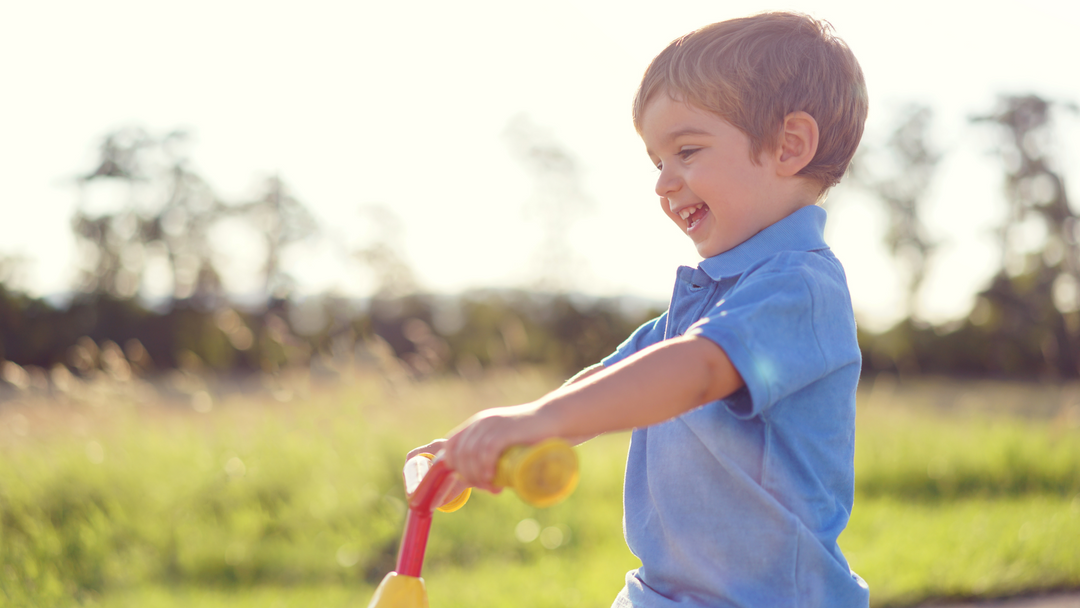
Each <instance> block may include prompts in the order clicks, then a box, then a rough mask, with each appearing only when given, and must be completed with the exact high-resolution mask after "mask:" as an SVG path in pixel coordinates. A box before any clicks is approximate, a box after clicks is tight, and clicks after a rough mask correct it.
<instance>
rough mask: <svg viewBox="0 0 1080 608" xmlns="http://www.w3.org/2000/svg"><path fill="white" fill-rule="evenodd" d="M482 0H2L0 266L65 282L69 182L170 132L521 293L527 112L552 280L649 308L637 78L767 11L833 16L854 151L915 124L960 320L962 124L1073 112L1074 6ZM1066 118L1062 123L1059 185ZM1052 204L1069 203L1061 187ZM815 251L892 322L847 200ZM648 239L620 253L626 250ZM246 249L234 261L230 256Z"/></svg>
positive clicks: (318, 211) (972, 149) (648, 181)
mask: <svg viewBox="0 0 1080 608" xmlns="http://www.w3.org/2000/svg"><path fill="white" fill-rule="evenodd" d="M540 6H541V5H540V4H538V3H529V4H525V3H516V2H507V1H505V0H495V1H470V0H465V1H462V2H453V3H448V2H444V1H442V0H417V1H414V2H371V1H366V2H365V1H361V2H344V1H339V2H317V1H316V2H306V3H302V4H300V3H291V2H290V3H286V2H267V1H261V2H254V1H230V2H221V1H214V2H209V1H200V0H196V1H189V2H185V3H180V4H175V3H169V4H166V3H156V2H145V1H142V0H136V1H130V2H122V1H118V0H102V1H100V2H93V3H87V2H75V1H68V2H19V3H15V2H8V3H5V4H4V5H3V7H2V8H0V77H2V78H3V85H4V86H3V89H4V96H3V102H2V104H0V109H2V112H0V141H2V142H3V145H2V146H0V205H2V209H3V211H4V213H3V216H2V217H3V219H2V220H0V255H21V256H24V257H25V258H27V259H28V260H29V262H30V263H29V265H28V266H27V267H26V272H25V275H24V278H23V283H24V286H25V287H27V288H29V289H30V290H31V292H33V293H35V294H49V293H55V292H59V291H64V290H66V289H68V288H69V287H70V285H71V283H72V279H73V277H74V274H75V267H76V266H75V256H76V253H75V248H74V241H73V238H72V236H71V231H70V224H69V221H68V220H69V218H70V216H71V214H72V212H73V210H74V209H75V204H76V197H75V191H74V188H73V187H72V186H71V178H72V177H73V176H74V175H75V174H77V173H79V172H82V171H87V170H88V169H90V168H91V166H90V165H91V163H92V161H93V158H94V148H95V146H96V145H97V144H98V143H99V141H100V139H101V137H102V136H103V135H104V134H105V133H107V132H109V131H110V130H113V129H116V128H118V127H123V126H129V125H135V126H142V127H144V128H146V129H148V130H149V131H151V132H152V133H156V134H163V133H165V132H167V131H169V130H172V129H175V128H178V127H183V128H187V129H189V130H190V131H191V132H193V133H194V136H195V137H194V143H193V145H192V146H191V147H190V154H191V157H192V159H193V161H194V165H195V168H196V169H197V170H198V171H199V172H200V173H201V174H203V175H204V176H205V177H206V178H208V180H209V182H210V184H211V185H212V186H213V187H214V188H215V189H216V190H217V191H218V192H219V194H221V195H222V196H223V197H224V198H225V199H227V200H241V199H243V198H244V197H246V196H250V195H252V194H253V193H254V190H255V188H256V186H257V185H258V184H259V183H260V182H261V180H262V179H263V178H264V177H266V176H267V175H270V174H273V173H275V172H278V173H280V174H281V176H282V177H283V178H284V179H285V181H286V182H287V183H288V184H290V185H291V187H292V189H293V191H294V192H295V194H296V195H297V196H298V197H299V198H300V200H302V201H304V202H305V203H306V204H307V205H308V206H309V207H310V208H311V210H312V211H313V212H314V213H315V215H316V216H317V217H318V218H319V219H320V221H321V222H322V223H323V225H324V226H326V227H327V229H328V230H329V232H331V233H332V234H334V235H335V236H336V238H338V239H339V240H340V241H342V242H344V243H346V245H347V246H349V247H358V246H360V245H362V244H363V238H364V235H366V234H368V232H366V231H365V227H364V224H363V216H362V215H361V213H360V211H359V209H360V207H361V205H365V204H373V203H374V204H381V205H384V206H386V207H387V208H389V209H391V210H392V211H394V212H395V213H396V214H397V215H398V216H399V217H400V218H401V219H402V222H403V236H404V244H403V249H404V252H405V254H406V256H407V259H408V261H409V262H410V263H411V264H412V265H413V266H414V268H415V270H416V272H417V274H418V276H419V278H420V281H421V283H422V285H423V286H424V287H426V288H428V289H430V290H433V291H437V292H452V291H457V290H461V289H466V288H470V287H480V286H522V285H528V284H530V283H531V282H532V281H533V279H534V278H535V276H534V275H533V274H532V273H531V272H530V269H531V268H533V263H534V260H535V258H536V256H537V250H538V247H539V245H540V242H541V240H542V236H543V235H542V234H541V233H540V231H538V230H537V229H536V226H537V225H538V224H539V223H540V221H539V219H538V217H539V216H538V212H537V211H536V209H535V201H536V200H537V199H536V188H535V185H534V184H533V182H532V180H531V178H530V177H529V175H528V174H527V173H526V172H525V170H524V169H523V168H522V167H521V165H520V164H518V163H517V162H516V161H515V160H514V159H513V158H512V157H511V155H510V150H509V147H508V145H507V143H506V139H505V137H504V135H503V134H504V132H505V130H506V127H507V125H508V124H509V123H510V121H511V120H512V119H513V118H514V117H515V116H521V115H524V116H526V117H527V118H528V119H529V120H530V121H531V122H532V123H534V124H536V125H538V126H540V127H542V128H544V129H546V130H547V131H548V133H549V134H550V136H551V137H552V138H553V139H554V140H556V141H558V142H560V143H561V144H562V145H564V146H565V147H566V148H567V149H568V150H570V151H571V152H572V153H573V154H574V155H575V156H576V158H577V160H578V161H579V163H580V165H581V167H582V168H583V171H584V184H583V186H584V189H585V191H586V193H587V195H588V197H589V198H590V199H591V202H590V204H589V205H588V206H587V207H586V208H585V209H584V210H583V211H582V213H581V215H580V216H579V219H578V220H577V221H576V222H575V223H574V224H573V226H572V229H571V231H570V233H569V234H568V237H567V238H568V240H569V242H570V243H571V244H572V245H573V247H574V250H575V252H576V253H577V254H578V255H579V256H581V257H582V259H583V260H585V262H584V265H583V266H582V268H581V269H580V273H579V276H580V277H581V278H580V279H579V281H578V284H577V287H578V288H579V289H580V290H582V291H586V292H589V293H593V294H600V295H614V294H633V295H640V296H645V297H650V298H655V299H657V300H666V299H667V297H668V295H669V293H670V288H671V282H672V280H673V277H674V267H675V266H676V265H677V264H680V263H695V262H696V261H697V259H696V257H695V253H694V249H693V247H692V245H691V244H690V242H689V240H688V239H686V237H685V236H683V235H681V234H680V233H679V232H678V230H677V229H676V228H675V227H674V226H671V225H670V224H669V221H668V220H667V219H666V218H665V217H664V216H663V215H662V214H661V212H660V211H659V209H657V198H656V195H655V194H654V193H653V181H654V180H655V172H654V170H653V168H652V167H651V166H650V164H649V162H648V159H647V157H646V156H645V154H644V150H643V146H642V144H641V142H640V140H639V139H638V137H637V135H636V134H635V132H634V129H633V126H632V125H631V123H630V117H629V106H630V101H631V99H632V97H633V93H634V89H635V87H636V85H637V84H638V82H639V80H640V78H641V74H642V72H643V70H644V68H645V66H646V65H647V64H648V62H649V61H650V60H651V59H652V57H653V56H654V55H655V54H656V53H658V52H659V51H660V50H661V49H662V48H663V47H664V46H665V45H666V44H667V43H668V42H670V41H671V40H672V39H674V38H676V37H678V36H680V35H682V34H685V33H687V32H688V31H690V30H692V29H695V28H697V27H700V26H702V25H705V24H708V23H711V22H714V21H719V20H722V19H725V18H729V17H735V16H742V15H746V14H751V13H754V12H758V11H760V10H766V9H793V10H799V11H802V12H807V13H810V14H812V15H814V16H816V17H820V18H824V19H827V20H829V21H831V22H832V23H833V25H834V26H835V28H836V30H837V33H838V34H839V35H840V36H841V37H842V38H844V39H845V40H846V41H847V42H848V44H849V45H850V46H851V48H852V49H853V50H854V52H855V54H856V56H857V57H858V58H859V60H860V62H861V64H862V67H863V70H864V72H865V74H866V78H867V84H868V87H869V90H870V97H871V119H870V123H869V125H868V132H867V138H866V140H865V141H873V140H874V138H875V137H877V138H878V140H880V139H881V138H882V136H883V135H884V134H885V133H886V132H887V130H888V127H889V125H890V124H891V122H892V120H893V116H894V110H895V109H897V108H900V107H902V106H903V105H904V104H906V103H908V102H912V101H914V102H922V103H926V104H929V105H931V106H932V107H933V108H934V110H935V112H936V119H937V120H936V123H935V127H936V132H935V141H936V142H937V143H938V144H939V145H940V146H941V148H942V149H944V150H946V151H947V152H948V153H949V157H948V159H947V161H946V162H945V164H944V165H943V166H942V168H941V171H940V173H939V179H938V181H937V182H936V183H935V185H934V189H933V195H932V197H931V199H930V200H928V201H927V205H928V209H929V215H928V217H929V218H930V219H931V222H932V229H933V231H934V234H935V236H937V237H938V238H940V239H941V240H942V241H943V243H944V247H943V249H942V251H941V254H940V256H939V257H938V258H936V261H935V263H934V265H933V267H932V268H931V275H930V277H929V279H928V281H927V285H926V289H925V292H924V294H923V296H924V297H923V300H922V302H921V307H922V314H923V315H924V316H925V317H927V318H930V319H933V320H939V321H940V320H945V319H949V318H955V317H957V316H960V315H963V314H964V313H966V311H967V310H968V309H969V307H970V305H971V302H972V300H971V297H972V294H973V293H974V291H975V290H976V289H978V288H979V287H981V286H982V285H984V284H985V282H986V280H987V277H988V276H989V274H990V272H992V271H993V269H994V265H995V261H996V255H997V254H996V253H995V251H994V249H993V239H992V236H991V235H990V233H989V232H988V231H989V228H990V227H991V226H993V225H995V222H996V221H997V219H998V218H999V217H1000V213H1001V209H1002V203H1001V194H1000V190H1001V187H1000V186H1001V179H1002V177H1001V176H1002V174H1001V170H1000V168H999V165H998V164H997V161H996V159H995V158H993V157H991V156H989V155H988V154H987V150H988V149H989V148H990V145H991V143H992V139H991V138H990V137H989V136H988V134H987V133H986V132H985V131H984V128H979V127H974V126H970V125H969V124H968V123H967V117H968V116H969V115H971V114H975V113H980V112H987V111H989V110H990V109H991V108H992V106H993V101H994V99H995V95H996V94H997V93H999V92H1012V93H1025V92H1037V93H1040V94H1042V95H1045V96H1049V97H1051V98H1056V99H1068V100H1080V78H1076V76H1075V74H1076V68H1075V65H1074V63H1075V57H1076V51H1075V49H1076V46H1075V45H1076V42H1075V40H1076V35H1077V32H1078V31H1080V3H1065V2H1059V1H1051V0H1025V1H1024V2H1015V1H992V0H991V1H984V2H979V3H973V2H941V1H935V2H929V1H924V0H915V1H912V2H907V3H904V4H903V5H902V8H901V5H899V4H896V3H872V2H865V1H857V2H856V1H847V0H843V1H842V0H835V1H808V2H801V3H797V2H781V3H763V2H757V1H744V2H738V3H721V2H716V1H715V0H712V1H708V2H705V1H682V2H678V3H675V4H674V5H672V4H670V3H669V4H668V5H666V6H662V5H660V4H658V3H655V2H648V3H646V2H639V1H636V0H634V1H628V0H618V1H604V2H601V1H596V2H589V1H582V2H570V1H568V0H549V1H548V2H545V3H544V4H543V8H542V9H541V8H540ZM1076 123H1077V121H1076V120H1073V121H1072V122H1070V123H1067V124H1063V125H1062V127H1063V130H1062V135H1063V136H1062V138H1061V140H1060V144H1061V150H1062V152H1061V158H1063V159H1064V160H1065V161H1066V163H1065V164H1066V166H1067V167H1069V168H1070V169H1068V170H1067V171H1066V173H1067V175H1069V176H1072V179H1073V183H1075V180H1076V178H1077V177H1080V175H1078V174H1077V173H1078V172H1077V170H1076V169H1077V167H1078V163H1077V160H1078V159H1080V129H1077V125H1076ZM1070 194H1072V195H1073V197H1074V198H1075V197H1077V196H1080V194H1078V193H1076V192H1075V191H1073V192H1070ZM828 208H829V209H830V223H829V227H828V233H827V238H828V240H829V241H830V243H831V244H832V246H833V248H834V250H835V251H836V252H837V254H838V256H839V257H840V259H841V261H843V262H844V263H845V266H846V267H847V269H848V276H849V282H850V284H851V290H852V294H853V299H854V301H855V305H856V308H857V311H858V314H859V317H860V321H861V322H863V323H865V324H868V325H869V326H870V327H871V328H881V327H885V326H887V325H888V324H889V323H891V322H892V321H894V320H895V319H896V317H897V314H899V313H900V312H901V309H900V306H901V304H900V303H901V302H902V297H901V293H900V290H899V288H898V282H897V280H896V270H895V268H894V265H893V263H892V262H891V261H890V260H889V259H888V257H887V256H886V255H885V253H884V250H883V248H882V246H881V245H880V240H881V234H882V231H883V229H884V221H883V216H882V214H881V212H880V211H879V210H878V209H877V207H876V205H875V204H873V203H872V202H871V201H868V200H866V199H864V198H861V197H860V196H858V195H857V194H855V193H852V192H850V191H848V190H845V189H843V187H841V188H840V189H838V190H836V191H834V193H833V196H832V197H831V199H830V201H829V207H828ZM628 242H635V243H647V244H648V245H647V246H640V245H638V246H634V247H626V246H625V243H628ZM249 244H250V243H240V246H239V247H238V249H240V250H241V251H243V250H252V249H251V248H249V247H248V245H249ZM233 257H234V262H233V263H232V265H231V266H229V267H228V268H226V269H225V270H226V277H227V278H228V279H229V280H230V286H231V287H232V288H233V289H235V290H237V291H243V290H246V289H251V288H252V287H254V286H255V285H256V284H257V280H256V279H254V278H253V277H254V276H255V274H256V272H257V264H258V261H257V259H256V257H257V256H250V255H249V256H247V257H246V258H244V257H243V256H239V257H238V256H233ZM290 263H291V266H290V267H291V269H292V271H293V272H294V274H296V275H297V277H298V278H299V279H300V283H301V285H302V286H303V288H304V289H305V290H306V291H308V292H316V291H321V290H325V289H335V290H337V291H339V292H342V293H346V294H364V293H366V290H370V288H371V285H370V280H369V279H367V278H365V276H364V275H363V274H362V272H360V271H358V270H356V269H354V268H351V267H348V266H347V265H345V264H343V263H342V262H340V261H339V260H338V259H337V257H336V254H335V253H334V249H333V247H331V246H329V245H322V246H314V245H313V246H310V247H306V248H300V250H297V251H295V252H294V255H293V257H292V258H291V260H290Z"/></svg>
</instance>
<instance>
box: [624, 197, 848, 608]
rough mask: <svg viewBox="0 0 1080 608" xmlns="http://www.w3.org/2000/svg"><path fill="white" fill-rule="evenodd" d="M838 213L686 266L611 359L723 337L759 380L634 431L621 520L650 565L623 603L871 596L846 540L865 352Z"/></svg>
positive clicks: (840, 606) (745, 373) (776, 603)
mask: <svg viewBox="0 0 1080 608" xmlns="http://www.w3.org/2000/svg"><path fill="white" fill-rule="evenodd" d="M825 216H826V214H825V211H824V210H823V209H821V208H820V207H816V206H810V207H804V208H802V209H800V210H798V211H796V212H795V213H793V214H791V215H789V216H788V217H786V218H784V219H783V220H781V221H779V222H777V223H775V224H773V225H772V226H769V227H768V228H766V229H765V230H762V231H761V232H759V233H758V234H756V235H755V236H753V237H752V238H750V239H749V240H747V241H745V242H744V243H742V244H740V245H739V246H738V247H735V248H734V249H731V250H729V251H726V252H724V253H722V254H720V255H718V256H715V257H711V258H708V259H706V260H703V261H702V262H701V264H699V265H698V267H697V268H688V267H680V268H679V269H678V275H677V280H676V281H675V290H674V293H673V294H672V296H671V305H670V306H669V307H668V311H667V312H665V313H664V314H663V315H661V316H660V317H659V318H657V319H654V320H652V321H650V322H648V323H646V324H645V325H642V326H641V327H640V328H638V329H637V331H635V332H634V333H633V335H631V336H630V338H628V339H627V340H626V342H624V343H623V344H622V345H621V346H619V348H618V350H617V351H616V352H615V353H613V354H612V355H611V356H609V357H607V358H606V359H604V361H603V363H604V366H605V367H608V366H611V365H614V364H616V363H618V362H619V361H621V360H622V359H624V358H626V357H628V356H630V355H632V354H633V353H635V352H637V351H640V350H642V349H644V348H646V347H648V346H650V345H652V344H656V343H657V342H660V341H662V340H666V339H668V338H672V337H675V336H680V335H684V334H686V335H698V336H702V337H705V338H708V339H709V340H712V341H714V342H716V344H718V345H719V346H720V347H721V348H723V349H724V352H725V353H726V354H727V356H728V357H729V358H730V359H731V362H732V363H733V364H734V366H735V368H736V369H737V370H738V371H739V373H740V374H741V375H742V378H743V380H744V381H745V383H746V385H745V386H744V387H743V388H741V389H739V390H738V391H736V392H735V393H734V394H732V395H730V396H729V397H727V398H726V399H722V400H720V401H714V402H712V403H708V404H706V405H703V406H701V407H699V408H697V409H694V410H692V411H690V412H687V413H685V414H683V415H681V416H678V417H676V418H673V419H671V420H668V421H666V422H662V423H660V424H655V425H653V426H650V427H646V428H641V429H635V430H634V432H633V434H632V436H631V440H630V452H629V455H628V457H627V461H626V482H625V487H624V492H623V503H624V504H623V507H624V518H623V527H624V532H625V535H626V542H627V544H628V545H629V547H630V550H631V551H633V552H634V554H635V555H636V556H637V557H638V558H639V559H640V560H641V563H642V565H641V567H640V568H638V569H636V570H633V571H631V572H629V573H627V576H626V587H625V588H624V589H623V590H622V592H621V593H620V594H619V596H618V597H617V598H616V600H615V603H614V606H616V607H625V606H634V607H637V608H641V607H646V608H653V607H656V608H661V607H663V608H669V607H674V606H680V607H689V606H701V607H704V606H709V607H740V608H762V607H767V608H785V607H792V608H794V607H811V606H827V607H829V608H847V607H859V608H865V607H866V606H868V605H869V592H868V590H867V587H866V584H865V583H864V582H863V580H862V579H861V578H859V576H858V575H856V574H855V573H854V572H852V571H851V569H850V568H849V567H848V563H847V560H845V559H844V556H843V554H842V553H841V552H840V548H839V547H838V546H837V544H836V538H837V536H839V534H840V532H841V531H843V529H844V527H845V526H846V525H847V522H848V516H849V514H850V513H851V505H852V501H853V493H854V471H853V464H852V459H853V456H854V449H855V387H856V385H857V384H858V380H859V371H860V368H861V357H860V354H859V345H858V342H857V341H856V334H855V319H854V315H853V313H852V309H851V298H850V295H849V294H848V289H847V280H846V278H845V276H844V270H843V267H841V265H840V262H839V261H838V260H837V259H836V257H835V256H834V255H833V254H832V252H831V251H830V250H829V248H828V246H827V245H826V244H825V241H824V238H823V234H822V233H823V230H824V227H825ZM672 381H673V382H678V378H673V379H672Z"/></svg>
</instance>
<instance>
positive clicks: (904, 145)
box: [852, 104, 941, 318]
mask: <svg viewBox="0 0 1080 608" xmlns="http://www.w3.org/2000/svg"><path fill="white" fill-rule="evenodd" d="M932 122H933V111H932V110H931V109H930V108H928V107H926V106H922V105H918V104H911V105H909V106H907V107H905V108H904V109H903V110H902V111H901V112H900V116H899V119H898V121H897V123H896V126H895V127H894V129H893V131H892V134H891V135H890V136H889V139H888V140H887V141H886V143H885V145H884V146H883V147H881V148H877V149H875V148H873V147H867V146H864V147H863V148H860V153H859V156H858V157H857V158H856V160H855V162H854V163H852V178H853V179H854V181H855V182H856V183H857V184H859V185H861V186H862V187H864V188H866V189H868V190H870V191H871V192H873V193H874V194H875V195H876V197H877V198H878V199H879V200H881V202H882V203H883V204H884V205H885V209H886V212H887V213H888V217H889V228H888V231H887V232H886V233H885V243H886V245H888V247H889V252H890V253H891V254H892V256H893V257H894V258H895V259H896V260H897V261H898V262H899V263H900V264H901V266H902V267H903V271H904V272H905V274H906V275H907V288H906V293H907V301H906V310H905V313H906V314H905V316H906V317H907V318H913V317H915V316H916V315H917V310H918V304H917V302H918V296H919V288H920V287H921V286H922V283H923V280H924V279H925V278H926V269H927V264H928V262H929V260H930V256H931V255H932V254H933V252H934V249H935V247H936V243H934V242H933V240H932V239H931V238H930V235H929V233H928V231H927V228H926V224H925V223H924V221H923V218H922V211H923V209H922V204H923V203H924V202H925V199H926V194H927V191H928V190H929V189H930V185H931V183H932V181H933V178H934V174H935V172H936V170H937V166H938V163H939V162H940V160H941V154H940V153H939V152H938V151H937V150H935V149H934V147H933V145H931V143H930V142H929V139H930V125H931V124H932Z"/></svg>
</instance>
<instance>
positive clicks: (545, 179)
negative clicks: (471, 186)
mask: <svg viewBox="0 0 1080 608" xmlns="http://www.w3.org/2000/svg"><path fill="white" fill-rule="evenodd" d="M504 135H505V138H506V141H507V143H508V145H509V147H510V153H511V154H512V156H513V157H514V158H515V159H517V161H518V162H520V163H521V165H522V166H523V167H524V168H525V171H526V172H527V173H528V174H529V175H530V176H532V177H533V180H534V182H535V184H536V198H535V202H534V204H533V208H534V209H535V210H536V212H537V213H538V215H539V216H540V219H541V222H542V226H543V228H542V230H543V240H542V241H541V244H540V251H539V252H538V255H537V262H538V266H539V269H538V275H537V276H538V278H537V280H536V282H535V285H534V287H536V288H537V289H539V290H541V291H555V292H566V291H568V290H570V289H571V288H573V287H574V286H575V285H577V284H578V283H579V281H580V280H581V279H582V278H583V277H582V276H581V275H582V271H583V270H584V269H585V268H586V263H585V261H584V260H583V259H581V258H580V257H579V256H577V255H576V254H575V253H574V250H573V247H572V246H571V245H570V242H569V239H568V237H569V235H570V229H571V228H572V227H573V225H574V222H576V221H577V220H578V219H579V218H580V217H581V216H582V215H584V214H585V212H586V211H587V210H588V209H589V208H590V207H591V206H592V200H591V199H590V198H589V196H588V195H587V194H586V193H585V191H584V189H583V188H582V185H581V167H580V165H579V164H578V161H577V160H576V159H575V158H574V156H573V154H571V153H570V151H569V150H568V149H567V148H566V147H565V146H563V144H561V143H560V142H558V141H557V140H555V139H554V138H553V137H552V136H551V135H550V134H549V133H548V132H547V131H545V130H544V129H541V128H540V127H538V126H536V125H535V124H533V122H532V121H531V120H529V119H528V117H526V116H517V117H515V118H514V119H512V120H511V121H510V124H509V125H507V127H506V131H505V134H504Z"/></svg>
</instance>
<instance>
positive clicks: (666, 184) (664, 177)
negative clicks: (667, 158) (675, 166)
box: [656, 167, 682, 198]
mask: <svg viewBox="0 0 1080 608" xmlns="http://www.w3.org/2000/svg"><path fill="white" fill-rule="evenodd" d="M681 186H682V180H680V179H679V176H678V175H675V171H673V170H672V169H668V168H667V167H664V168H663V169H661V170H660V177H657V178H656V194H658V195H660V196H662V197H664V198H668V197H669V196H670V195H671V194H674V193H675V192H678V190H679V188H680V187H681Z"/></svg>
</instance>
